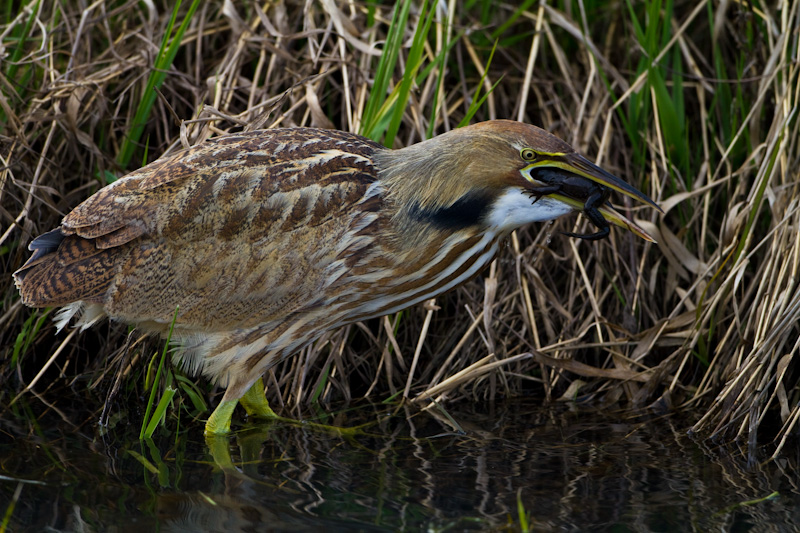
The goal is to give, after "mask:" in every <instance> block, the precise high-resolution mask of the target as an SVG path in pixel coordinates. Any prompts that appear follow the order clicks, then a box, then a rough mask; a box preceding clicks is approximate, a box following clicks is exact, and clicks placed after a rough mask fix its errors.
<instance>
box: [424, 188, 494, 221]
mask: <svg viewBox="0 0 800 533" xmlns="http://www.w3.org/2000/svg"><path fill="white" fill-rule="evenodd" d="M490 203H491V197H490V195H489V194H487V193H486V192H485V191H481V192H474V193H468V194H465V195H464V196H462V197H461V198H459V199H458V200H456V201H455V203H453V205H451V206H449V207H438V208H433V209H429V208H423V207H420V206H419V205H417V204H415V205H413V206H412V207H411V208H410V209H409V215H410V216H411V218H413V219H414V220H418V221H420V222H424V223H427V224H431V225H433V226H436V227H437V228H440V229H446V230H451V231H457V230H460V229H465V228H468V227H470V226H476V225H478V224H479V223H480V221H481V219H482V218H483V217H484V216H485V215H486V214H487V213H488V212H489V208H490V207H489V206H490Z"/></svg>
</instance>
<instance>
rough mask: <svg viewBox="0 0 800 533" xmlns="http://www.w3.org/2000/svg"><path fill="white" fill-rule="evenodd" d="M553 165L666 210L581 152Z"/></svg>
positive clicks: (568, 155)
mask: <svg viewBox="0 0 800 533" xmlns="http://www.w3.org/2000/svg"><path fill="white" fill-rule="evenodd" d="M552 166H558V167H560V168H562V169H563V170H566V171H568V172H572V173H573V174H577V175H578V176H583V177H584V178H586V179H590V180H592V181H593V182H595V183H599V184H601V185H604V186H605V187H608V188H609V189H614V190H615V191H617V192H621V193H622V194H624V195H625V196H630V197H631V198H633V199H635V200H639V201H640V202H644V203H646V204H650V205H651V206H652V207H655V208H656V209H658V210H659V212H661V213H663V212H664V211H663V210H662V209H661V208H660V207H659V206H658V204H656V203H655V202H654V201H653V200H651V199H650V197H649V196H647V195H646V194H644V193H643V192H641V191H640V190H638V189H636V188H635V187H633V186H631V185H629V184H627V183H625V182H624V181H622V180H621V179H619V178H618V177H616V176H615V175H614V174H612V173H610V172H608V171H606V170H603V169H602V168H600V167H598V166H597V165H595V164H594V163H592V162H591V161H589V160H588V159H586V158H585V157H583V156H582V155H580V154H577V153H571V154H567V155H565V156H564V157H563V159H562V160H561V161H558V162H557V163H556V164H555V165H552ZM601 211H602V209H601ZM609 220H610V219H609ZM615 224H616V222H615Z"/></svg>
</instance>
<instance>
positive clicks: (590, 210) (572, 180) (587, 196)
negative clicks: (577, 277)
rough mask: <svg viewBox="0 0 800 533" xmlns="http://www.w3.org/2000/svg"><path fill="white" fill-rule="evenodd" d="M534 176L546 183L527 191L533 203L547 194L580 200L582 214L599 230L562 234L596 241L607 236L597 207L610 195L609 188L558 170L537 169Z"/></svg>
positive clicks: (607, 229) (603, 219)
mask: <svg viewBox="0 0 800 533" xmlns="http://www.w3.org/2000/svg"><path fill="white" fill-rule="evenodd" d="M535 176H536V180H537V181H541V182H542V183H546V184H547V185H545V186H543V187H536V188H535V189H533V190H531V191H528V192H529V194H530V195H531V197H532V198H535V199H534V200H533V203H536V202H537V201H538V200H539V198H541V197H542V196H545V195H548V194H561V195H564V196H566V197H568V198H573V199H575V200H581V201H583V202H584V204H583V214H584V215H586V218H588V219H589V220H590V221H591V222H592V224H594V225H595V226H597V227H598V229H599V230H600V231H598V232H596V233H590V234H587V235H582V234H578V233H571V232H564V235H567V236H569V237H577V238H578V239H586V240H588V241H596V240H599V239H604V238H606V237H608V235H609V233H610V231H611V230H610V229H609V224H608V222H607V221H606V219H605V218H603V215H601V214H600V211H598V207H600V206H601V205H603V204H604V203H606V202H607V201H608V198H609V197H610V196H611V189H610V188H608V187H605V186H603V185H601V184H599V183H597V182H594V181H592V180H590V179H587V178H584V177H582V176H576V175H574V174H565V173H563V172H559V171H558V170H550V169H546V168H542V169H539V170H538V171H537V172H536V175H535Z"/></svg>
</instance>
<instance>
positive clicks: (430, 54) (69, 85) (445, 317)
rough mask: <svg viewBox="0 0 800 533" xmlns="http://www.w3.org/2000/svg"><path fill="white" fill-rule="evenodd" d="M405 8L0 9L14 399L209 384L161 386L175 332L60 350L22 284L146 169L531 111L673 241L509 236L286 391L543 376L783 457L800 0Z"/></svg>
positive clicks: (477, 394) (794, 305)
mask: <svg viewBox="0 0 800 533" xmlns="http://www.w3.org/2000/svg"><path fill="white" fill-rule="evenodd" d="M397 5H398V7H397V8H396V9H393V7H394V3H380V2H371V1H370V2H347V3H346V2H332V1H325V2H312V3H304V2H277V3H275V2H268V3H257V2H244V3H225V4H217V3H200V2H196V1H195V2H191V3H189V2H184V3H182V4H181V5H180V7H175V8H174V9H173V7H172V4H170V6H169V7H167V6H166V5H165V4H163V3H157V4H153V3H139V2H128V3H114V4H111V3H108V4H107V3H102V2H99V3H93V4H91V5H90V6H88V7H86V8H85V9H84V10H83V11H81V10H80V9H79V8H78V7H77V6H76V5H73V4H72V3H66V4H65V3H46V4H45V3H40V2H23V3H22V4H21V5H19V3H13V2H6V3H5V4H4V5H3V7H2V10H0V12H1V13H3V17H4V21H3V22H2V25H1V26H0V38H1V39H2V41H1V42H2V46H3V48H2V50H0V54H2V56H1V57H2V66H1V67H0V73H2V78H0V132H2V133H1V134H2V137H1V138H0V143H1V144H0V158H1V159H0V164H1V165H2V168H0V195H2V197H0V219H2V231H0V261H2V265H3V267H2V268H3V271H4V273H5V274H4V276H3V277H2V278H0V283H2V285H0V291H1V292H2V294H3V300H2V309H1V310H0V346H2V348H0V357H2V364H1V365H0V379H2V382H3V383H4V385H3V387H2V389H0V403H2V404H7V403H8V402H9V399H10V398H13V397H16V396H17V395H18V394H19V393H20V392H21V391H25V390H27V388H28V387H29V386H30V384H31V382H32V381H33V379H34V377H35V376H37V375H38V374H40V371H41V370H42V369H43V368H45V369H46V370H45V372H44V373H43V377H42V379H41V380H40V381H39V382H38V383H37V384H36V386H35V387H34V390H35V391H37V392H40V393H42V394H45V395H46V393H47V391H48V390H49V389H51V388H54V387H57V386H58V384H59V383H60V384H62V385H63V386H64V387H61V388H62V389H63V388H72V389H75V388H76V387H78V388H85V389H93V390H99V391H107V390H112V383H114V382H115V380H116V381H118V382H119V384H120V385H119V387H118V389H114V390H118V392H117V393H116V394H114V395H113V396H114V398H112V399H111V401H112V402H117V403H119V404H125V405H135V404H136V403H138V402H141V398H142V397H143V396H144V395H145V394H146V393H147V391H148V390H151V389H148V388H147V386H146V385H147V384H148V383H155V384H156V385H157V386H158V387H160V388H159V389H158V390H159V394H161V395H163V394H164V391H165V390H167V387H168V386H170V387H172V390H175V391H176V392H174V393H170V394H174V396H173V397H171V401H169V402H165V403H164V406H165V407H166V405H167V403H169V404H170V405H172V406H173V409H172V411H171V412H172V413H173V414H177V413H180V412H182V411H184V410H185V411H186V412H188V413H191V416H192V417H196V416H200V417H202V416H205V415H203V414H202V411H203V410H204V409H205V408H206V405H207V402H209V401H210V402H211V403H215V402H216V401H217V400H218V391H215V389H214V388H213V387H211V386H210V385H208V384H206V383H204V382H203V381H202V380H193V379H190V378H187V377H186V376H184V375H183V374H181V372H180V371H179V369H169V370H168V371H167V372H166V373H164V374H163V375H162V376H161V377H160V378H159V379H158V380H156V381H155V382H153V381H148V380H149V379H151V377H152V376H151V374H150V372H149V370H148V368H149V366H148V364H147V362H148V361H151V360H154V354H157V353H158V352H159V351H160V349H159V347H158V346H157V343H156V342H155V341H153V340H149V341H145V342H134V343H131V344H128V343H126V342H125V337H126V335H127V330H126V329H125V327H124V326H121V325H118V324H106V325H103V326H99V327H96V328H93V329H92V330H89V331H86V332H83V333H81V334H79V335H75V336H74V337H73V338H71V339H70V340H69V342H68V343H67V345H65V346H63V349H62V350H61V352H59V353H58V355H57V357H52V355H53V354H54V350H55V348H56V347H58V346H59V345H60V344H61V343H62V338H63V334H62V336H59V337H57V336H55V334H54V331H53V328H52V327H50V325H49V323H48V321H47V320H45V316H46V314H45V313H43V312H42V311H35V310H30V309H26V308H24V307H23V306H22V305H21V304H20V301H19V297H18V295H17V293H16V290H15V289H14V287H13V283H12V281H11V279H10V273H11V272H13V271H14V270H15V269H17V268H19V267H20V266H21V265H22V264H23V262H24V261H25V259H26V258H27V257H28V251H27V250H26V246H27V244H28V243H29V242H30V240H31V239H32V238H33V237H34V236H36V235H38V234H40V233H42V232H44V231H47V230H49V229H51V228H52V227H54V226H56V225H57V224H58V222H59V219H60V218H61V217H62V216H63V214H65V213H66V212H68V211H69V210H70V209H71V208H72V207H74V206H75V205H77V204H78V203H79V202H80V201H82V200H83V199H85V198H86V197H88V196H89V195H90V194H92V193H93V192H94V191H96V190H97V189H98V188H99V187H101V186H102V185H103V184H105V183H106V182H107V181H109V180H112V179H115V178H116V177H119V176H121V175H123V174H124V173H125V172H126V171H128V170H130V169H131V168H133V167H134V166H136V165H138V164H139V163H144V162H148V161H152V160H153V159H155V158H157V157H159V156H160V155H162V154H165V153H174V152H175V151H176V150H179V149H181V147H185V146H190V145H193V144H196V143H199V142H202V141H203V140H205V139H207V138H209V137H211V136H214V135H219V134H223V133H225V132H230V131H237V130H241V129H243V128H244V129H255V128H266V127H278V126H318V127H334V128H338V129H344V130H350V131H359V132H361V133H363V134H365V135H367V136H370V137H372V138H374V139H377V140H380V141H382V142H384V143H388V144H390V145H393V146H395V147H399V146H404V145H408V144H410V143H414V142H418V141H420V140H422V139H424V138H427V137H429V136H431V135H433V134H438V133H441V132H443V131H446V130H448V129H451V128H454V127H456V126H457V125H459V124H462V123H465V122H475V121H478V120H485V119H490V118H517V119H519V120H523V121H526V122H529V123H533V124H538V125H541V126H543V127H545V128H547V129H549V130H550V131H552V132H553V133H555V134H557V135H559V136H560V137H562V138H563V139H565V140H566V141H568V142H570V143H571V144H573V145H574V146H575V147H576V148H577V149H578V150H580V151H581V152H583V153H585V154H586V155H588V156H589V157H591V158H594V159H596V160H597V161H598V162H599V164H601V165H602V166H604V167H605V168H607V169H609V170H611V171H612V172H614V173H615V174H617V175H619V176H621V177H623V178H624V179H626V180H627V181H628V182H630V183H632V184H633V185H635V186H636V187H638V188H639V189H641V190H643V191H645V192H646V193H647V194H648V195H650V196H651V197H652V198H654V199H655V200H656V201H657V202H658V203H660V205H661V206H662V207H663V209H664V211H665V214H664V215H663V216H660V215H658V214H657V213H656V212H655V211H654V210H652V209H649V208H647V207H641V206H634V205H631V204H630V203H629V202H628V201H627V199H623V198H619V197H615V198H613V201H614V202H622V205H621V208H622V209H623V210H624V211H625V212H626V213H627V216H629V217H634V218H636V219H637V221H638V222H639V223H640V224H641V225H642V226H643V227H644V228H645V229H646V230H647V231H648V232H650V233H651V234H652V235H654V236H655V237H656V239H657V241H658V244H657V245H651V244H648V243H645V242H643V241H641V240H638V239H636V238H635V237H634V236H633V235H631V234H628V233H624V232H622V231H617V230H614V231H612V235H611V238H610V239H608V240H604V241H602V242H594V243H593V242H585V241H578V240H574V239H569V238H566V237H564V236H562V235H560V232H561V231H578V232H585V230H586V229H587V228H586V227H585V226H586V221H585V220H584V219H583V218H582V217H580V216H572V217H566V218H564V219H561V220H559V221H557V222H556V223H554V224H541V225H535V226H534V227H531V228H528V229H526V230H524V231H520V232H517V233H516V234H514V235H513V236H512V238H511V239H510V241H509V245H508V247H507V248H506V249H505V250H504V251H503V253H502V254H501V255H500V257H499V258H498V260H497V261H496V262H495V263H494V264H493V265H492V266H491V268H489V269H488V270H487V271H486V272H484V273H483V274H482V275H481V276H480V277H479V278H477V279H476V280H474V281H472V282H470V283H469V284H467V285H466V286H465V287H463V288H460V289H458V290H456V291H454V292H452V293H450V294H448V295H445V296H443V297H441V298H438V299H437V300H436V301H435V302H429V303H428V304H426V305H425V306H419V307H416V308H413V309H410V310H407V311H405V312H403V313H400V314H398V315H395V316H392V317H385V318H383V319H379V320H373V321H370V322H369V323H366V324H355V325H351V326H349V327H346V328H343V329H342V330H339V331H334V332H329V333H327V334H326V335H325V336H324V337H323V338H322V339H321V340H320V341H318V342H317V343H315V344H314V345H313V346H312V347H310V348H308V349H306V350H304V351H303V352H302V353H300V354H298V355H297V356H296V357H293V358H290V359H289V360H287V361H285V362H284V363H282V364H281V365H279V366H278V367H276V368H275V369H274V372H272V373H271V374H270V375H268V376H267V378H266V383H267V385H268V394H269V395H270V400H271V402H272V403H273V404H274V405H276V406H277V407H278V408H280V409H283V410H286V411H288V412H290V413H295V414H298V415H303V414H306V415H307V414H308V413H309V412H324V411H325V409H326V407H327V406H329V405H330V404H331V403H333V402H341V401H348V400H351V399H356V398H360V397H364V396H367V397H369V398H371V399H373V400H387V399H397V398H399V397H401V396H403V395H404V396H407V397H408V398H410V399H412V400H414V399H416V402H417V403H418V404H420V405H426V404H427V402H429V401H430V400H428V398H431V399H435V400H436V402H438V403H439V404H442V405H443V404H444V403H445V402H453V401H465V400H466V401H486V400H491V399H494V398H500V397H505V396H513V395H520V394H536V395H541V396H542V397H543V398H545V399H546V400H548V401H555V400H559V399H561V400H564V401H578V402H582V403H591V404H593V405H600V406H609V407H610V406H622V407H625V408H634V409H653V410H656V411H662V410H673V409H682V410H685V411H688V412H690V413H692V414H693V415H694V416H695V419H696V420H697V423H696V425H695V427H694V429H695V431H696V432H698V434H700V435H702V436H711V437H715V438H717V439H723V440H731V439H740V440H743V441H745V442H748V443H750V444H751V445H755V444H758V443H765V442H774V443H776V446H775V448H774V449H775V453H776V454H777V453H779V452H780V449H781V447H783V446H785V444H786V442H787V440H786V439H787V438H788V437H789V436H790V435H793V434H796V432H797V431H798V421H799V420H800V401H799V400H800V390H799V389H798V375H800V364H799V361H798V348H800V335H798V317H800V288H798V284H797V280H798V272H797V271H798V265H800V238H799V237H798V235H799V234H800V233H798V224H800V213H799V211H798V207H799V206H800V193H799V192H798V171H797V168H798V154H800V147H798V139H800V134H798V121H797V103H798V98H800V94H798V90H797V87H798V85H799V82H800V80H799V79H798V78H799V77H800V76H799V75H798V69H800V64H799V63H798V60H797V56H798V26H800V24H799V23H798V18H799V17H800V13H798V10H799V9H800V8H799V7H798V3H797V2H789V1H779V2H773V3H769V4H767V3H764V2H758V1H756V2H722V3H717V2H710V1H704V2H699V3H697V2H685V1H675V0H654V1H650V2H636V1H633V0H625V1H623V2H616V3H611V4H609V3H608V2H600V1H591V0H583V1H574V2H563V1H562V2H555V3H553V5H549V4H540V3H538V2H532V1H526V2H523V3H521V4H518V5H516V6H512V5H511V4H503V3H491V2H488V1H465V2H459V3H457V2H454V1H451V2H448V3H447V4H446V5H445V4H444V3H440V2H436V3H433V2H412V1H410V0H408V1H403V2H399V3H397ZM445 7H446V8H445ZM381 50H383V54H380V53H379V52H380V51H381ZM134 162H135V163H134ZM49 361H50V362H49ZM46 364H47V365H48V366H45V365H46ZM101 394H102V393H101ZM423 399H424V400H423ZM99 408H100V406H98V409H99ZM145 420H149V419H148V418H147V417H145ZM153 420H155V418H153ZM158 420H161V421H164V422H163V423H165V424H167V425H168V426H170V425H171V426H172V427H175V425H176V424H177V423H179V421H175V420H172V421H170V419H169V417H163V416H161V417H160V418H158ZM151 425H152V424H151ZM142 428H143V429H146V428H145V426H144V422H142Z"/></svg>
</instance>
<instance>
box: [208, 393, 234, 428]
mask: <svg viewBox="0 0 800 533" xmlns="http://www.w3.org/2000/svg"><path fill="white" fill-rule="evenodd" d="M237 403H239V400H222V401H221V402H219V405H218V406H217V408H216V409H214V412H213V413H211V416H210V417H208V420H207V421H206V429H205V431H204V433H205V434H206V435H207V436H208V435H225V434H227V433H230V432H231V416H232V415H233V410H234V409H235V408H236V404H237Z"/></svg>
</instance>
